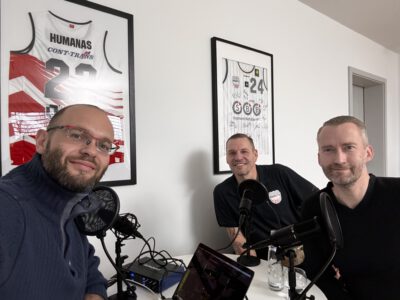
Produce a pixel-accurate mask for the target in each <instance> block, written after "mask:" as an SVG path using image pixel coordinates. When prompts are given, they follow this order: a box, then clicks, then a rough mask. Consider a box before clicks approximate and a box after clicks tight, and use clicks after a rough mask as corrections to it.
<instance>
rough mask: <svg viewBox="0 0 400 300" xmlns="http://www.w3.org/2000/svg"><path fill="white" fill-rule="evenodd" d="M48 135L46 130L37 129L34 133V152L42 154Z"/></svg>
mask: <svg viewBox="0 0 400 300" xmlns="http://www.w3.org/2000/svg"><path fill="white" fill-rule="evenodd" d="M48 136H49V134H48V133H47V131H46V130H43V129H39V130H38V132H37V133H36V152H37V153H39V154H43V153H44V151H45V149H46V145H47V143H48Z"/></svg>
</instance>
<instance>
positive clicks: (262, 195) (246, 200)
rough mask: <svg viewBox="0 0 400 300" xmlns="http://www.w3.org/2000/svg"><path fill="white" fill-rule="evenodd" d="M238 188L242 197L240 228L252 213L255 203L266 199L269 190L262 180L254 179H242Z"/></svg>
mask: <svg viewBox="0 0 400 300" xmlns="http://www.w3.org/2000/svg"><path fill="white" fill-rule="evenodd" d="M238 190H239V195H240V197H241V200H240V204H239V214H240V217H239V228H241V227H242V225H243V224H244V222H245V220H246V219H247V218H248V217H249V215H250V212H251V207H252V205H253V203H254V204H260V203H262V202H263V201H265V200H266V199H267V198H268V191H267V188H266V187H265V186H264V185H263V184H262V183H261V182H258V181H257V180H254V179H246V180H244V181H242V182H241V183H240V184H239V187H238Z"/></svg>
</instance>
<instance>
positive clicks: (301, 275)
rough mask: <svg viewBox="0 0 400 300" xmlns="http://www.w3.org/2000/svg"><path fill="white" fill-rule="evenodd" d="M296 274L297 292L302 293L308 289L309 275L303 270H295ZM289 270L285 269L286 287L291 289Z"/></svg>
mask: <svg viewBox="0 0 400 300" xmlns="http://www.w3.org/2000/svg"><path fill="white" fill-rule="evenodd" d="M294 271H295V274H296V291H297V292H298V293H301V292H302V291H303V290H304V289H305V288H306V287H307V275H306V271H304V270H303V269H301V268H298V267H295V268H294ZM288 273H289V269H288V268H285V270H284V275H283V276H284V286H285V287H286V288H289V274H288Z"/></svg>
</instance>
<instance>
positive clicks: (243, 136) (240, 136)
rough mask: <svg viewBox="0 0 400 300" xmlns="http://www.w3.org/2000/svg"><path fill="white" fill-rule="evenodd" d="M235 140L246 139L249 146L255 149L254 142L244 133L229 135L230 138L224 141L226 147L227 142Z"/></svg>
mask: <svg viewBox="0 0 400 300" xmlns="http://www.w3.org/2000/svg"><path fill="white" fill-rule="evenodd" d="M235 139H247V140H248V141H249V142H250V144H251V146H252V147H253V149H255V148H256V147H255V146H254V141H253V139H252V138H251V137H250V136H249V135H247V134H244V133H235V134H234V135H231V137H230V138H229V139H227V140H226V145H228V142H229V141H230V140H235Z"/></svg>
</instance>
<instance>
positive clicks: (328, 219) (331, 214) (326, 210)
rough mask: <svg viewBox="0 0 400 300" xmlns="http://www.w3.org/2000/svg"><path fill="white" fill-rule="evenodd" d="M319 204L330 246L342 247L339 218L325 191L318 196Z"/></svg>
mask: <svg viewBox="0 0 400 300" xmlns="http://www.w3.org/2000/svg"><path fill="white" fill-rule="evenodd" d="M319 204H320V207H321V213H322V218H323V220H324V223H325V226H326V230H327V231H328V236H329V240H330V242H331V244H332V246H334V247H336V248H337V249H341V248H343V235H342V228H341V227H340V223H339V219H338V216H337V213H336V209H335V207H334V206H333V203H332V200H331V197H329V195H328V194H327V193H325V192H322V193H321V194H320V196H319Z"/></svg>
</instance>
